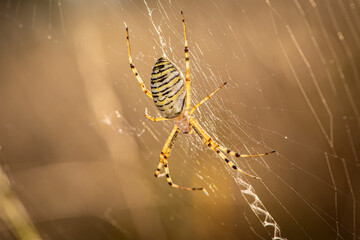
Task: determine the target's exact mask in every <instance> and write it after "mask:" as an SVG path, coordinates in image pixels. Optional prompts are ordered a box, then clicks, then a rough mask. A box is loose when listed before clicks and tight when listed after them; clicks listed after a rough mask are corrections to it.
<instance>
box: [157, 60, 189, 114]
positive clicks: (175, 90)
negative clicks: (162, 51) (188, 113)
mask: <svg viewBox="0 0 360 240" xmlns="http://www.w3.org/2000/svg"><path fill="white" fill-rule="evenodd" d="M184 82H185V80H184V76H183V75H182V74H181V72H180V71H179V70H178V69H177V68H176V67H175V65H174V64H173V63H171V62H170V61H169V60H167V59H166V58H164V57H161V58H159V59H158V60H157V61H156V63H155V66H154V67H153V69H152V72H151V94H152V96H153V100H154V103H155V105H156V107H157V108H158V109H159V110H160V111H161V113H162V115H163V116H164V117H166V118H175V117H178V116H179V115H181V113H182V112H183V111H184V108H185V98H186V90H185V84H184Z"/></svg>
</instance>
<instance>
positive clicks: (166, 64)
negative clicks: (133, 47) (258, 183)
mask: <svg viewBox="0 0 360 240" xmlns="http://www.w3.org/2000/svg"><path fill="white" fill-rule="evenodd" d="M181 18H182V25H183V28H184V38H185V65H186V74H185V78H184V76H183V75H182V73H181V72H180V71H179V70H178V69H177V68H176V66H175V65H174V64H173V63H172V62H170V61H169V60H168V59H166V58H165V57H161V58H159V59H158V60H157V61H156V63H155V66H154V67H153V69H152V73H151V91H149V90H148V89H146V87H145V85H144V82H143V81H142V79H141V77H140V75H139V74H138V72H137V70H136V68H135V65H134V64H133V61H132V57H131V52H130V42H129V31H128V28H126V39H127V47H128V52H129V62H130V68H131V70H132V72H133V73H134V75H135V77H136V79H137V80H138V82H139V84H140V87H141V89H142V90H143V92H144V93H145V94H146V95H147V96H148V97H149V98H151V99H153V101H154V103H155V105H156V107H157V108H158V109H159V110H160V111H161V113H162V116H163V117H151V116H149V115H148V114H147V112H145V117H146V118H148V119H149V120H151V121H154V122H158V121H165V120H174V121H175V126H174V128H173V130H172V131H171V133H170V136H169V137H168V139H167V141H166V143H165V145H164V147H163V149H162V151H161V154H160V162H159V165H158V167H157V169H156V171H155V177H158V176H159V174H160V171H161V168H162V167H164V170H165V175H166V181H167V182H168V184H169V185H170V186H171V187H174V188H179V189H185V190H202V191H204V192H205V194H208V193H207V191H206V190H205V188H192V187H183V186H180V185H178V184H175V183H174V182H173V181H172V179H171V177H170V172H169V167H168V158H169V156H170V151H171V149H172V147H173V145H174V143H175V140H176V138H177V136H178V135H179V133H180V132H182V133H184V134H191V133H192V132H193V131H195V133H196V134H197V135H198V136H199V137H200V138H201V140H202V141H203V142H204V143H205V144H206V146H208V147H209V148H210V149H211V150H213V151H214V152H215V153H217V154H218V155H219V156H220V157H221V158H222V159H223V160H224V161H225V162H226V163H227V164H228V165H229V166H230V167H231V168H233V169H235V170H236V171H238V172H240V173H242V174H245V175H247V176H249V177H252V178H255V179H260V178H258V177H256V176H253V175H250V174H248V173H246V172H244V171H242V170H241V169H239V168H238V167H237V166H236V165H235V164H234V163H233V162H232V161H230V160H229V159H228V158H227V157H226V156H225V154H224V153H228V154H230V155H232V156H234V157H240V158H242V157H256V156H264V155H268V154H270V153H274V152H275V151H271V152H267V153H262V154H253V155H248V154H239V153H236V152H233V151H231V150H229V149H227V148H226V147H223V146H221V145H219V144H217V143H216V142H215V141H214V140H212V139H211V138H210V136H209V135H208V134H207V133H206V132H205V131H204V129H203V128H202V127H201V126H200V125H199V123H198V122H197V121H196V120H195V119H194V118H193V117H192V114H193V113H194V112H195V110H196V109H197V108H198V107H200V105H201V104H203V103H204V102H205V101H207V100H208V99H209V98H211V96H213V95H214V94H215V93H216V92H217V91H219V90H220V89H221V88H222V87H224V86H225V84H226V82H225V83H223V84H222V85H221V86H220V87H219V88H217V89H216V90H215V91H214V92H213V93H211V94H209V95H208V96H207V97H205V98H204V99H203V100H201V101H200V102H199V103H198V104H196V105H195V106H193V107H192V108H191V107H190V72H189V66H190V63H189V48H188V42H187V38H186V30H185V20H184V15H183V12H182V11H181Z"/></svg>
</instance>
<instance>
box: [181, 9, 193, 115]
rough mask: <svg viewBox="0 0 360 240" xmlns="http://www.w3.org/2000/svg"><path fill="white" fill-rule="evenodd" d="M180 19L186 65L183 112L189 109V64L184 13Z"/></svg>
mask: <svg viewBox="0 0 360 240" xmlns="http://www.w3.org/2000/svg"><path fill="white" fill-rule="evenodd" d="M181 19H182V24H183V28H184V39H185V49H184V51H185V65H186V74H185V79H186V108H185V110H189V109H190V104H191V101H190V99H191V98H190V62H189V48H188V41H187V38H186V28H185V19H184V13H183V11H182V10H181Z"/></svg>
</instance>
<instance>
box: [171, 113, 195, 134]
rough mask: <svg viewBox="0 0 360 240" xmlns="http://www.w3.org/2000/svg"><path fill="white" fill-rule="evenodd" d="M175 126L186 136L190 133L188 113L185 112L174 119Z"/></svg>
mask: <svg viewBox="0 0 360 240" xmlns="http://www.w3.org/2000/svg"><path fill="white" fill-rule="evenodd" d="M174 120H175V124H176V126H177V127H178V128H179V129H180V131H181V132H182V133H184V134H188V133H190V131H191V127H190V118H189V113H188V111H185V112H184V113H183V114H181V115H180V116H179V117H177V118H175V119H174Z"/></svg>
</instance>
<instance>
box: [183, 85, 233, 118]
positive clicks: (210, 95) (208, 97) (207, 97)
mask: <svg viewBox="0 0 360 240" xmlns="http://www.w3.org/2000/svg"><path fill="white" fill-rule="evenodd" d="M225 84H226V82H224V83H223V84H222V85H221V86H220V87H218V88H217V89H216V90H215V91H214V92H212V93H211V94H209V95H207V96H206V97H205V98H204V99H203V100H201V101H200V102H199V103H198V104H196V105H195V106H194V107H193V108H192V109H191V111H190V112H189V115H191V114H193V113H194V112H195V110H196V109H197V108H198V107H200V105H201V104H203V103H204V102H206V101H207V100H209V99H210V98H211V97H212V95H214V94H215V93H216V92H217V91H219V90H220V89H221V88H222V87H223V86H225Z"/></svg>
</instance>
